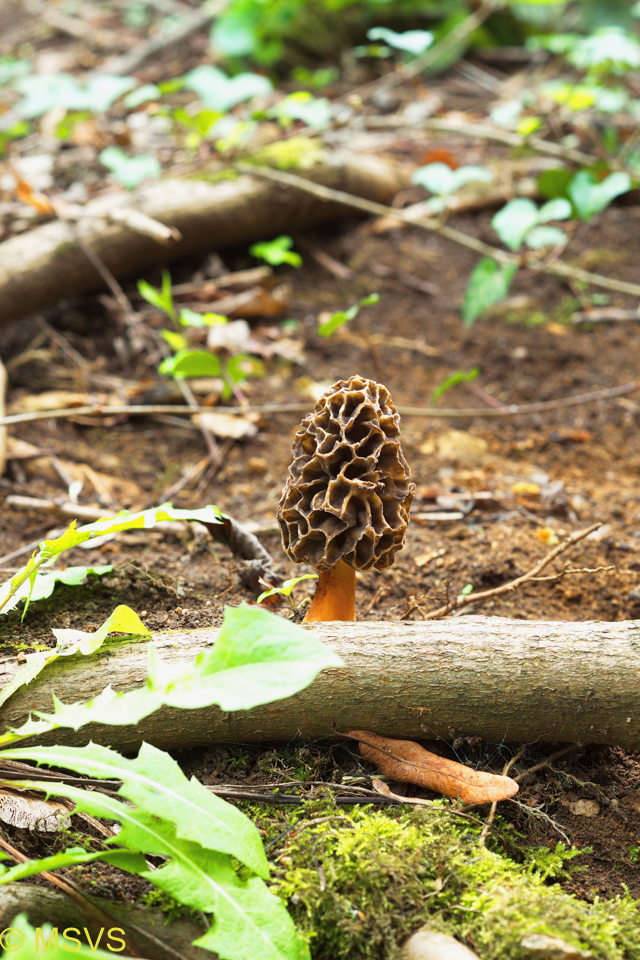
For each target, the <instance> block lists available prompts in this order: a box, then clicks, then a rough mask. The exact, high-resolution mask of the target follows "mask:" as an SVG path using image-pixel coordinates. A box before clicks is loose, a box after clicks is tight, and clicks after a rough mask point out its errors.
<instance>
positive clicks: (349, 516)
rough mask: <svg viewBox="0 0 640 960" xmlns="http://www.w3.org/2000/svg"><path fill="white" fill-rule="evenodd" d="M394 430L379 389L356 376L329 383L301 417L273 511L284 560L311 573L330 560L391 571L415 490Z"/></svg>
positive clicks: (393, 415) (389, 406)
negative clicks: (309, 566)
mask: <svg viewBox="0 0 640 960" xmlns="http://www.w3.org/2000/svg"><path fill="white" fill-rule="evenodd" d="M399 423H400V417H399V415H398V413H397V411H396V408H395V407H394V405H393V401H392V400H391V396H390V394H389V391H388V390H387V388H386V387H385V386H383V385H382V384H381V383H376V382H375V381H373V380H365V379H364V378H363V377H351V379H349V380H340V381H339V382H338V383H335V384H334V385H333V386H332V387H330V388H329V389H328V390H327V391H326V393H325V394H324V395H323V396H322V397H321V398H320V400H319V401H318V403H317V404H316V408H315V410H314V411H313V413H310V414H309V415H308V416H307V417H305V418H304V420H303V421H302V423H301V425H300V429H299V430H298V432H297V433H296V436H295V440H294V442H293V448H292V454H293V462H292V464H291V466H290V467H289V479H288V480H287V482H286V485H285V488H284V490H283V492H282V498H281V500H280V504H279V507H278V522H279V524H280V529H281V531H282V544H283V547H284V549H285V552H286V553H287V555H288V556H289V557H290V558H291V560H294V561H295V562H296V563H310V564H312V565H313V566H314V567H315V568H316V569H317V570H328V569H329V568H330V567H332V566H334V564H335V563H337V561H338V560H344V561H345V562H346V563H348V564H349V565H350V566H352V567H355V569H356V570H370V569H371V567H376V568H377V569H378V570H384V569H385V568H386V567H389V566H391V564H392V563H393V560H394V557H395V554H396V553H397V551H398V550H400V549H401V548H402V545H403V543H404V536H405V532H406V529H407V524H408V522H409V509H410V507H411V501H412V499H413V494H414V491H415V484H414V483H412V482H411V480H410V474H409V466H408V464H407V461H406V460H405V458H404V456H403V453H402V448H401V446H400V426H399Z"/></svg>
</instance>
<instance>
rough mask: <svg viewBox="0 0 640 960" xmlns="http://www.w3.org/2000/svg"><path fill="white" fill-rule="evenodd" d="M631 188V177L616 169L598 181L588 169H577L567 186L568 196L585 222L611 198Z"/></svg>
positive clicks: (608, 202) (606, 205)
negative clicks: (615, 171)
mask: <svg viewBox="0 0 640 960" xmlns="http://www.w3.org/2000/svg"><path fill="white" fill-rule="evenodd" d="M630 189H631V177H630V176H629V174H628V173H623V172H622V171H618V172H617V173H610V174H609V176H608V177H607V178H606V179H605V180H602V181H601V182H600V183H599V182H598V181H597V179H596V177H595V176H594V174H593V173H592V172H591V171H590V170H579V171H578V173H576V175H575V177H574V178H573V180H572V181H571V183H570V184H569V186H568V192H569V196H570V197H571V199H572V200H573V203H574V206H575V208H576V210H577V211H578V216H579V217H580V219H581V220H584V221H585V222H586V221H588V220H590V219H591V217H594V216H595V215H596V213H600V212H601V211H602V210H604V209H605V207H608V206H609V204H610V203H611V201H612V200H614V199H615V198H616V197H619V196H620V194H622V193H627V191H628V190H630Z"/></svg>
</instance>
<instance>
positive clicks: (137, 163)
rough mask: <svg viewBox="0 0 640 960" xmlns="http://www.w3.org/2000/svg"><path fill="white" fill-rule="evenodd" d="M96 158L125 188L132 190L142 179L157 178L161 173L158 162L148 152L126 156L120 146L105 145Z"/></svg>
mask: <svg viewBox="0 0 640 960" xmlns="http://www.w3.org/2000/svg"><path fill="white" fill-rule="evenodd" d="M98 159H99V161H100V163H102V164H104V166H105V167H107V169H108V170H110V171H111V173H112V174H113V176H114V177H115V178H116V180H117V181H118V183H120V184H122V186H123V187H126V188H127V190H133V189H134V188H135V187H137V186H138V184H139V183H142V181H143V180H148V179H150V178H153V179H158V177H160V175H161V173H162V167H161V166H160V162H159V161H158V160H157V158H156V157H152V156H151V155H150V154H148V153H141V154H139V155H138V156H137V157H128V156H127V155H126V153H125V152H124V150H121V149H120V147H106V148H105V149H104V150H103V151H102V153H100V155H99V156H98Z"/></svg>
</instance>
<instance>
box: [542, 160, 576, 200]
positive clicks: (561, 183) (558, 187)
mask: <svg viewBox="0 0 640 960" xmlns="http://www.w3.org/2000/svg"><path fill="white" fill-rule="evenodd" d="M572 177H573V173H572V172H571V170H567V169H566V168H558V169H554V170H544V171H543V172H542V173H541V174H540V176H539V177H538V181H537V183H538V190H539V191H540V193H541V194H542V196H543V197H548V198H549V199H550V200H551V199H553V198H554V197H564V198H565V199H567V198H568V196H569V194H568V192H567V187H568V186H569V184H570V183H571V179H572Z"/></svg>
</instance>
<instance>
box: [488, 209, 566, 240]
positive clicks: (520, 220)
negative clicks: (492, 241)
mask: <svg viewBox="0 0 640 960" xmlns="http://www.w3.org/2000/svg"><path fill="white" fill-rule="evenodd" d="M570 216H571V204H570V203H569V201H568V200H565V199H563V198H562V197H557V198H555V199H554V200H549V201H548V202H547V203H545V204H543V206H542V207H540V209H539V210H538V208H537V207H536V205H535V203H533V202H532V201H531V200H526V199H524V197H518V198H517V199H516V200H510V201H509V203H507V204H506V205H505V206H504V207H503V208H502V210H499V211H498V213H496V215H495V216H494V218H493V220H492V221H491V226H492V227H493V229H494V230H495V231H496V233H497V234H498V236H499V237H500V239H501V240H502V242H503V243H504V244H505V245H506V246H507V247H509V248H510V249H511V250H517V249H518V248H519V246H520V244H521V243H522V241H523V240H524V238H525V236H526V235H527V234H528V233H529V231H530V230H532V229H533V228H534V227H537V226H539V225H540V224H541V223H546V222H547V221H548V220H566V219H567V217H570Z"/></svg>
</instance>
